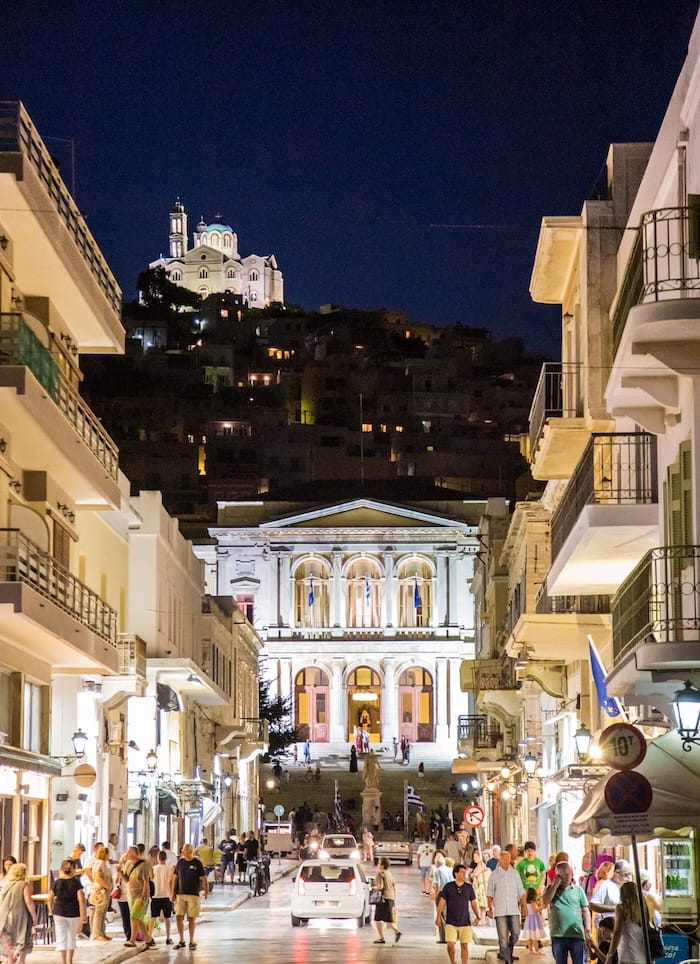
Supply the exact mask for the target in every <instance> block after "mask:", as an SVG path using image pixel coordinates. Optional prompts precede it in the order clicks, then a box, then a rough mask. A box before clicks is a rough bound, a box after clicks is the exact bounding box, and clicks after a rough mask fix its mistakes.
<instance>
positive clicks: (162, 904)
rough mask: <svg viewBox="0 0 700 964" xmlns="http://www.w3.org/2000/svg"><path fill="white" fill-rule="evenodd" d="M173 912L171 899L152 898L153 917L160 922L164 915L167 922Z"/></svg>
mask: <svg viewBox="0 0 700 964" xmlns="http://www.w3.org/2000/svg"><path fill="white" fill-rule="evenodd" d="M172 912H173V903H172V901H171V900H170V898H169V897H151V917H152V918H153V919H154V920H158V918H159V917H160V915H161V914H162V915H163V917H164V918H165V919H166V920H169V919H170V915H171V914H172Z"/></svg>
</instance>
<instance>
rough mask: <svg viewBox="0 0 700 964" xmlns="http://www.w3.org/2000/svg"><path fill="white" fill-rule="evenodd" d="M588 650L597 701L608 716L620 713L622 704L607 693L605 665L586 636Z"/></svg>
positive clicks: (591, 641) (593, 644) (589, 638)
mask: <svg viewBox="0 0 700 964" xmlns="http://www.w3.org/2000/svg"><path fill="white" fill-rule="evenodd" d="M588 651H589V658H590V660H591V675H592V676H593V682H594V683H595V690H596V693H597V694H598V703H599V705H600V708H601V709H602V710H605V712H606V713H607V714H608V716H619V715H620V713H622V705H621V703H620V701H619V700H618V699H617V697H616V696H609V695H608V687H607V686H606V685H605V676H606V673H605V667H604V666H603V662H602V660H601V658H600V656H599V655H598V650H597V649H596V647H595V643H594V642H593V640H592V639H591V637H590V636H589V637H588Z"/></svg>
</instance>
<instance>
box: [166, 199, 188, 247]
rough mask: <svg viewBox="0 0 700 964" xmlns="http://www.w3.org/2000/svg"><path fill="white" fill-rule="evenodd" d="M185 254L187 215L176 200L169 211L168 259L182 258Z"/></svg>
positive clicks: (182, 206) (183, 207) (180, 202)
mask: <svg viewBox="0 0 700 964" xmlns="http://www.w3.org/2000/svg"><path fill="white" fill-rule="evenodd" d="M186 253H187V214H186V212H185V206H184V204H183V203H182V201H181V200H180V198H177V200H176V201H175V203H174V204H173V206H172V209H171V211H170V257H171V258H184V256H185V254H186Z"/></svg>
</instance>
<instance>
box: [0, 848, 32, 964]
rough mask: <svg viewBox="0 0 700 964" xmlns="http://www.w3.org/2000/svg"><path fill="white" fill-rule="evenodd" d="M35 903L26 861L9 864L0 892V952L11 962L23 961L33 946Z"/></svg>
mask: <svg viewBox="0 0 700 964" xmlns="http://www.w3.org/2000/svg"><path fill="white" fill-rule="evenodd" d="M35 927H36V905H35V903H34V901H33V899H32V886H31V884H30V883H29V881H28V880H27V867H26V865H25V864H12V866H11V867H10V869H9V870H8V871H7V879H6V881H5V886H4V887H3V889H2V894H0V954H2V956H3V957H4V958H5V960H6V961H9V962H12V964H24V959H25V957H26V955H27V954H31V951H32V948H33V946H34V944H33V940H32V933H33V930H34V928H35Z"/></svg>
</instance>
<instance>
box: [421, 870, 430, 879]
mask: <svg viewBox="0 0 700 964" xmlns="http://www.w3.org/2000/svg"><path fill="white" fill-rule="evenodd" d="M431 870H432V867H421V868H420V879H421V880H425V878H426V877H427V876H428V874H429V873H430V871H431Z"/></svg>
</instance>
